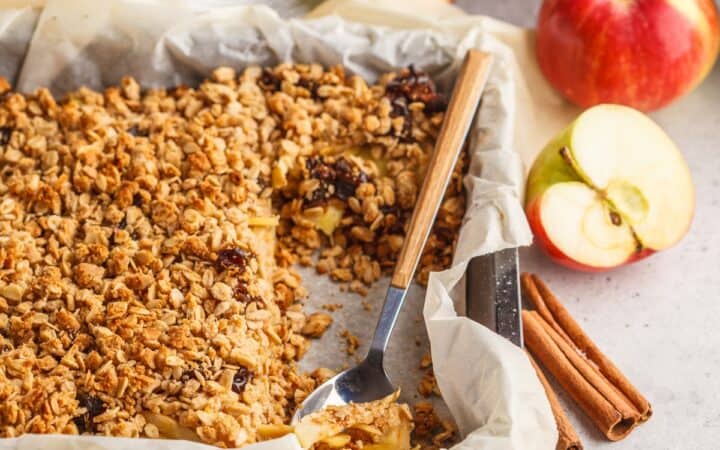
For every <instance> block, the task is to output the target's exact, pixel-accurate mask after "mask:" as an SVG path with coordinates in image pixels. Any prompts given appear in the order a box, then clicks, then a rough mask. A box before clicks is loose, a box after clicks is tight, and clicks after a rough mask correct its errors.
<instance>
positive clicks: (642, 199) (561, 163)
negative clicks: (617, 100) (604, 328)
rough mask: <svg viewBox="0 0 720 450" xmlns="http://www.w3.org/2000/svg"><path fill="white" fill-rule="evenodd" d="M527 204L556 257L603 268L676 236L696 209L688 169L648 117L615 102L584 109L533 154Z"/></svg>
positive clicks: (684, 230)
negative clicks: (541, 148) (537, 153)
mask: <svg viewBox="0 0 720 450" xmlns="http://www.w3.org/2000/svg"><path fill="white" fill-rule="evenodd" d="M525 208H526V212H527V215H528V220H529V222H530V226H531V228H532V230H533V232H534V233H535V237H536V241H537V243H538V244H539V245H540V246H541V247H542V248H544V249H545V251H546V252H547V253H548V254H549V255H550V256H551V257H552V258H553V259H554V260H555V261H557V262H559V263H561V264H563V265H566V266H569V267H573V268H576V269H582V270H591V271H594V270H605V269H609V268H612V267H617V266H620V265H622V264H626V263H629V262H633V261H636V260H638V259H641V258H643V257H645V256H648V255H650V254H652V253H653V252H656V251H659V250H663V249H665V248H668V247H670V246H672V245H674V244H676V243H677V242H678V241H679V240H680V239H681V238H682V237H683V236H684V235H685V233H687V231H688V229H689V227H690V223H691V221H692V217H693V212H694V209H695V193H694V188H693V184H692V180H691V178H690V172H689V170H688V167H687V164H686V162H685V160H684V158H683V156H682V154H681V153H680V152H679V151H678V149H677V148H676V147H675V144H674V143H673V142H672V140H671V139H670V138H669V137H668V136H667V135H666V134H665V132H664V131H663V130H662V129H661V128H660V127H659V126H658V125H657V124H656V123H655V122H653V121H652V120H650V118H648V117H647V116H645V115H644V114H642V113H641V112H639V111H636V110H634V109H632V108H628V107H626V106H620V105H598V106H595V107H593V108H591V109H588V110H587V111H585V112H584V113H582V114H581V115H580V116H579V117H578V118H577V119H575V121H574V122H573V123H571V124H570V125H569V126H568V128H567V129H565V130H564V131H563V132H561V133H560V134H559V135H558V136H557V137H556V138H555V139H553V140H552V141H551V142H550V143H549V144H548V145H547V146H546V147H545V149H544V150H543V151H542V152H541V153H540V155H539V156H538V157H537V159H536V160H535V163H534V164H533V167H532V169H531V170H530V174H529V175H528V184H527V192H526V204H525Z"/></svg>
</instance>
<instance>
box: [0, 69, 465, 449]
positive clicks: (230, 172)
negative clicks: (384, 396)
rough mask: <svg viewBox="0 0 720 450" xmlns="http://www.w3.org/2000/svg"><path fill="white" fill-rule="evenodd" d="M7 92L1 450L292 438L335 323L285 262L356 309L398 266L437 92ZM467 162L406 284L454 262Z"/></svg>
mask: <svg viewBox="0 0 720 450" xmlns="http://www.w3.org/2000/svg"><path fill="white" fill-rule="evenodd" d="M0 96H1V97H2V98H1V99H0V161H2V166H1V168H0V436H2V437H12V436H18V435H20V434H23V433H69V434H77V433H80V434H82V433H92V434H103V435H113V436H130V437H137V436H144V437H152V438H157V437H165V438H183V439H191V440H198V441H203V442H207V443H211V444H214V445H217V446H220V447H236V446H242V445H245V444H249V443H252V442H256V441H258V440H263V439H267V438H271V437H275V436H279V435H282V434H285V433H287V432H290V431H292V429H291V428H290V427H288V426H287V425H284V424H286V423H287V422H288V420H289V417H290V415H291V414H292V412H293V411H294V408H295V407H296V405H298V404H299V403H301V402H302V400H303V399H304V398H305V396H306V395H307V394H308V393H309V392H311V391H312V389H313V388H314V387H315V386H316V385H317V384H318V383H321V382H322V381H324V380H325V379H327V378H328V377H330V376H332V375H331V373H332V372H331V371H329V370H328V369H318V370H316V371H315V372H313V373H312V374H302V373H300V372H299V371H298V369H297V366H296V361H297V360H298V359H299V358H301V357H302V356H303V354H304V353H305V352H306V351H307V349H308V346H309V342H308V341H307V340H306V339H305V337H306V336H307V337H319V336H321V335H322V334H323V333H324V332H325V330H326V329H327V328H328V327H329V326H330V324H331V323H332V318H331V317H330V316H329V315H327V314H325V313H316V314H313V315H311V316H310V317H309V318H308V317H306V316H305V314H304V313H303V311H302V304H301V301H302V299H303V298H304V297H305V296H306V291H305V289H304V288H303V286H302V283H301V279H300V277H299V275H298V274H297V273H296V272H294V271H293V270H292V267H291V266H292V265H293V264H296V263H300V264H304V265H314V266H315V268H316V270H317V271H318V273H327V274H328V275H329V276H330V277H331V278H332V279H334V280H337V281H340V282H343V283H346V284H347V286H348V287H349V289H350V290H351V291H353V292H357V293H359V294H362V295H364V294H366V292H367V286H369V285H370V284H372V283H373V282H374V281H376V280H377V279H379V278H380V277H381V276H382V275H383V274H386V273H389V271H391V270H392V267H393V265H394V261H395V258H396V257H397V254H398V252H399V250H400V247H401V245H402V239H403V227H404V226H405V224H406V222H407V220H408V219H409V216H410V214H411V212H412V208H413V206H414V202H415V200H416V196H417V192H418V190H419V185H420V181H421V180H422V179H423V177H424V176H425V173H424V170H425V166H426V164H427V161H428V157H429V155H430V152H431V150H432V147H433V143H434V139H435V137H436V135H437V132H438V130H439V125H440V123H441V122H442V112H441V111H442V109H443V105H442V99H441V98H440V97H439V96H437V94H435V93H434V87H433V86H432V83H431V81H430V80H429V79H428V78H427V77H426V76H425V75H423V74H420V73H417V72H416V71H414V70H412V69H408V70H405V71H402V72H401V73H399V74H388V75H386V76H384V77H382V78H381V79H380V80H379V82H378V83H377V84H376V85H372V86H369V85H367V84H366V83H365V82H364V81H363V80H362V79H361V78H359V77H357V76H347V75H346V74H345V73H344V71H343V70H342V68H339V67H335V68H332V69H329V70H324V69H323V68H322V67H321V66H318V65H289V64H283V65H279V66H277V67H275V68H273V69H260V68H257V67H251V68H248V69H246V70H245V71H243V73H242V74H240V75H239V76H238V75H237V74H236V73H235V71H234V70H233V69H230V68H219V69H217V70H215V71H214V72H213V74H212V77H211V79H209V80H206V81H205V82H203V83H202V84H201V85H200V86H199V87H197V88H195V89H193V88H188V87H183V86H180V87H177V88H173V89H153V90H148V91H142V90H141V88H140V86H139V85H138V84H137V83H136V82H135V81H134V80H133V79H132V78H124V79H123V80H122V82H121V83H120V85H119V86H116V87H111V88H108V89H106V90H105V91H104V92H102V93H98V92H93V91H91V90H88V89H80V90H78V91H75V92H72V93H70V94H68V95H67V97H66V98H65V99H63V100H62V101H60V102H57V101H56V100H55V99H54V98H53V97H52V96H51V95H50V93H49V91H48V90H47V89H40V90H38V91H37V92H36V93H34V94H33V95H22V94H19V93H15V92H12V91H10V87H9V85H8V84H7V82H6V81H5V80H1V81H0ZM465 165H466V160H465V159H461V161H460V162H459V163H458V165H457V167H456V170H455V173H454V175H453V180H452V182H451V184H450V187H449V189H448V192H447V194H446V197H445V199H444V202H443V204H442V206H441V209H440V212H439V214H438V219H437V222H436V224H435V226H434V228H433V233H432V234H431V237H430V239H429V241H428V245H427V246H426V248H425V251H424V252H423V256H422V258H421V263H420V268H419V272H418V281H420V282H421V283H422V282H426V280H427V275H428V273H429V271H430V270H439V269H442V268H445V267H447V266H449V264H450V261H451V258H452V251H453V248H454V242H455V239H456V235H457V230H458V229H459V226H460V223H461V220H462V217H463V214H464V207H465V205H464V196H463V191H462V173H463V170H464V167H465ZM338 307H339V306H337V305H327V308H326V309H327V310H329V311H332V310H334V309H337V308H338ZM393 401H394V399H393ZM393 405H394V406H392V407H391V406H387V405H386V406H387V408H389V410H390V411H396V412H395V413H392V414H390V416H392V415H393V414H395V416H393V417H405V415H407V417H409V411H406V409H403V407H402V406H401V405H397V404H395V403H393ZM397 408H399V409H397ZM369 410H370V409H369ZM369 410H368V411H369ZM336 413H337V414H341V413H340V412H337V411H336ZM406 413H407V414H406ZM390 416H386V419H387V417H390ZM336 419H337V417H336ZM386 419H382V420H386ZM377 420H381V419H377ZM398 420H399V419H398ZM338 423H340V422H338ZM365 425H368V426H370V425H373V426H375V427H376V428H379V427H378V425H377V424H376V423H367V424H365ZM343 427H345V428H347V424H345V425H343ZM345 428H343V429H342V430H341V431H343V430H345ZM383 432H384V430H383ZM353 433H355V434H353ZM368 433H369V434H370V435H373V436H374V434H373V433H372V432H370V431H368V429H362V427H361V429H360V431H351V432H349V434H347V433H346V434H347V435H349V436H350V440H349V441H348V442H347V443H345V444H343V445H340V446H337V444H338V442H340V441H336V442H335V443H334V444H333V445H336V446H335V447H333V448H341V447H343V446H345V448H356V447H357V446H358V445H363V444H362V443H363V442H364V441H363V439H367V442H376V440H375V439H376V437H373V436H370V437H368V436H367V434H368ZM408 433H409V429H408ZM330 437H331V436H330ZM338 439H340V440H344V439H346V438H345V437H342V438H338ZM318 445H329V444H328V443H327V442H325V443H320V444H318ZM353 445H355V446H356V447H353ZM317 448H321V447H317Z"/></svg>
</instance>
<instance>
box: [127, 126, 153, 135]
mask: <svg viewBox="0 0 720 450" xmlns="http://www.w3.org/2000/svg"><path fill="white" fill-rule="evenodd" d="M127 132H128V133H129V134H132V135H133V136H136V137H137V136H139V137H148V136H149V135H150V133H149V132H148V130H141V129H140V128H139V127H138V126H137V125H133V126H131V127H130V128H128V129H127Z"/></svg>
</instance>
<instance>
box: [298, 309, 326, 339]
mask: <svg viewBox="0 0 720 450" xmlns="http://www.w3.org/2000/svg"><path fill="white" fill-rule="evenodd" d="M332 323H333V318H332V317H331V316H330V315H329V314H326V313H322V312H316V313H313V314H310V316H309V317H308V318H307V320H306V321H305V325H303V327H302V329H301V330H300V334H302V335H303V336H305V337H309V338H314V339H318V338H320V337H322V335H323V334H325V331H327V329H328V328H329V327H330V325H332Z"/></svg>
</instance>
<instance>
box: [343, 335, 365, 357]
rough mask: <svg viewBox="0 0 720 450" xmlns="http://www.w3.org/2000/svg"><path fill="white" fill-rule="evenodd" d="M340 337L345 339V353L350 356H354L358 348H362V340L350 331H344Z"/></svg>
mask: <svg viewBox="0 0 720 450" xmlns="http://www.w3.org/2000/svg"><path fill="white" fill-rule="evenodd" d="M340 336H341V337H342V338H344V339H345V352H346V353H347V354H348V355H349V356H352V355H354V354H355V352H356V351H357V349H358V347H360V339H359V338H358V337H357V336H355V335H354V334H352V333H351V332H350V330H343V332H342V333H340Z"/></svg>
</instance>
